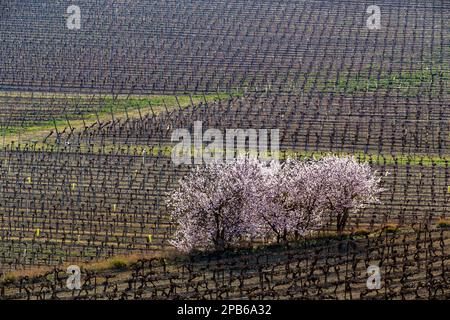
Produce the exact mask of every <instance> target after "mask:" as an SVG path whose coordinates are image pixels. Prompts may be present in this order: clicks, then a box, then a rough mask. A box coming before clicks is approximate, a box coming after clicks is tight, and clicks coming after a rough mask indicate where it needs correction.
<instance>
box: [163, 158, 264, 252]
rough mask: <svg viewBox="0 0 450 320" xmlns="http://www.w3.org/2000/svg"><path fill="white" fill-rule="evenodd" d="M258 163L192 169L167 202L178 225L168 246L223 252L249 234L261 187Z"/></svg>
mask: <svg viewBox="0 0 450 320" xmlns="http://www.w3.org/2000/svg"><path fill="white" fill-rule="evenodd" d="M261 166H262V165H261V163H260V162H259V161H258V160H256V159H252V158H239V159H237V160H234V161H229V162H226V163H222V162H212V163H210V164H208V165H206V166H204V167H200V166H198V167H195V168H194V169H193V170H192V171H191V173H190V174H188V175H187V176H186V177H185V178H184V179H183V180H182V181H181V182H180V186H179V188H178V190H176V191H175V192H173V193H172V194H171V195H170V197H169V199H168V207H169V210H171V215H172V218H173V219H174V220H175V221H176V222H177V223H178V229H177V231H176V233H175V239H174V240H173V241H172V244H173V245H174V246H175V247H176V248H178V249H179V250H181V251H185V252H189V251H191V250H193V249H215V250H224V249H227V248H229V247H230V246H232V245H233V244H236V243H237V242H238V241H239V240H240V239H242V238H243V237H246V236H248V235H250V234H254V233H255V231H252V229H253V228H254V226H253V225H252V221H251V220H250V219H249V218H248V217H249V216H250V214H249V212H250V211H251V210H253V209H254V206H253V205H250V201H254V199H257V193H258V192H259V191H260V189H258V188H259V186H261V185H262V183H263V176H262V170H261Z"/></svg>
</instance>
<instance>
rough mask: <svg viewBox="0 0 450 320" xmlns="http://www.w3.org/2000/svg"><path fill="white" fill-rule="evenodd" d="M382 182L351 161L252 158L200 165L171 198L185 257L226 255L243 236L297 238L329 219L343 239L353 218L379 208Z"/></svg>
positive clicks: (177, 241) (177, 236)
mask: <svg viewBox="0 0 450 320" xmlns="http://www.w3.org/2000/svg"><path fill="white" fill-rule="evenodd" d="M380 179H381V178H379V177H378V176H377V175H376V174H375V173H374V172H372V170H371V168H370V166H369V165H368V164H360V163H358V162H357V161H356V159H355V158H353V157H345V158H339V157H335V156H329V157H325V158H323V159H321V160H311V161H306V162H302V161H296V160H287V161H286V162H285V163H284V164H279V163H278V162H272V163H270V164H268V165H265V164H262V163H260V162H259V161H258V160H256V159H252V158H238V159H237V160H234V161H231V162H227V163H221V162H213V163H211V164H208V165H206V166H205V167H195V168H194V169H193V170H192V171H191V173H190V174H188V175H187V176H186V177H185V178H184V179H183V180H182V181H181V182H180V186H179V188H178V190H176V191H174V192H173V193H172V194H171V195H170V197H169V199H168V207H169V210H170V211H171V215H172V218H173V219H174V220H175V221H176V222H177V223H178V229H177V231H176V233H175V238H174V240H173V241H172V244H173V245H175V247H177V248H178V249H180V250H182V251H186V252H189V251H191V250H193V249H215V250H224V249H227V248H229V247H231V246H233V245H235V244H236V243H238V242H239V241H240V240H241V239H243V238H258V239H262V238H266V237H267V235H273V236H274V237H275V238H276V239H277V241H278V242H286V241H289V239H298V238H300V237H303V236H305V235H308V234H310V233H311V232H313V231H315V230H317V229H319V228H321V227H322V226H323V225H324V223H325V222H326V221H327V220H328V221H329V218H330V217H331V218H332V219H336V225H337V230H338V232H339V233H341V232H342V231H343V230H344V228H345V226H346V224H347V222H348V219H349V216H350V214H351V213H356V212H358V211H359V210H361V209H362V208H364V207H365V206H366V205H367V204H369V203H376V202H378V198H377V196H378V194H379V193H380V192H381V191H382V189H381V188H380V187H379V183H380Z"/></svg>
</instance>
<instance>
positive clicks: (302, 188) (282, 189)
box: [254, 160, 325, 242]
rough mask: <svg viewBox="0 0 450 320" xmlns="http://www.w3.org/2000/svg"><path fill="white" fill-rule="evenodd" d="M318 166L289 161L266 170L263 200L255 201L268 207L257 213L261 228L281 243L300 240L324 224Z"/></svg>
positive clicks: (256, 221)
mask: <svg viewBox="0 0 450 320" xmlns="http://www.w3.org/2000/svg"><path fill="white" fill-rule="evenodd" d="M317 166H318V165H317V163H314V162H309V163H305V162H300V161H295V160H287V161H286V162H285V163H284V164H282V165H279V164H277V163H273V164H271V165H270V167H269V168H268V169H266V172H265V174H264V178H265V188H264V193H263V194H261V195H260V196H261V197H263V201H254V203H257V204H262V205H263V206H264V207H265V208H260V209H259V210H255V212H254V214H256V217H255V218H254V221H255V223H259V224H261V226H259V230H263V229H265V230H266V232H272V233H273V234H274V235H275V236H276V238H277V241H278V242H281V241H284V242H286V241H288V237H289V236H293V237H294V238H296V239H297V238H298V237H300V236H305V235H307V234H309V233H310V232H312V231H314V230H316V229H318V228H319V227H320V226H321V225H322V224H323V214H324V211H325V208H324V203H323V197H321V191H322V188H323V186H322V181H321V179H319V177H317V173H318V168H317Z"/></svg>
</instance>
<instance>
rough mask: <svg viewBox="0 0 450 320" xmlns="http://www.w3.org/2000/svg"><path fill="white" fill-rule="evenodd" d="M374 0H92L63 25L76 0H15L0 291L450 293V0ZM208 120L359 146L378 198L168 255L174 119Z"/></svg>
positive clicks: (0, 67)
mask: <svg viewBox="0 0 450 320" xmlns="http://www.w3.org/2000/svg"><path fill="white" fill-rule="evenodd" d="M371 4H372V3H368V2H366V1H356V0H341V1H331V0H306V1H292V0H248V1H242V0H230V1H228V0H202V1H197V0H176V1H175V0H170V1H160V0H155V1H151V2H149V1H143V0H121V1H112V0H95V1H92V0H89V1H87V0H81V1H77V5H79V7H80V8H81V13H82V15H81V21H82V27H81V29H80V30H69V29H68V28H67V27H66V19H67V16H68V14H67V12H66V9H67V3H66V2H65V1H62V0H58V1H48V0H44V1H40V2H39V3H37V2H36V1H31V0H25V1H19V0H5V1H2V2H1V3H0V135H1V139H0V144H1V149H0V299H27V298H29V299H54V298H61V299H73V298H81V299H87V298H96V299H109V298H112V299H118V298H126V299H142V298H145V299H173V298H187V299H204V298H206V299H224V298H233V299H255V298H261V299H287V298H290V299H448V298H449V292H450V288H449V283H448V279H449V278H450V277H449V275H448V272H449V269H448V265H449V251H448V242H449V239H450V238H449V234H448V227H449V225H450V222H449V219H450V210H449V209H448V208H449V207H450V171H449V160H450V152H449V147H450V135H449V133H450V46H449V44H450V3H449V2H448V1H446V0H430V1H420V0H413V1H406V0H390V1H387V0H381V1H379V2H378V3H377V5H379V6H380V7H381V8H382V20H381V21H382V28H381V29H380V30H369V29H368V28H367V27H366V19H367V17H368V15H367V12H366V9H367V7H368V6H369V5H371ZM198 121H201V123H202V126H203V131H205V130H207V129H209V128H213V129H219V130H221V131H222V132H225V131H226V130H227V129H242V130H253V129H255V130H258V129H278V130H279V137H280V148H279V149H280V153H279V155H280V160H281V161H284V160H286V159H287V158H288V157H292V158H301V159H306V158H312V157H322V156H324V155H326V154H329V153H333V154H338V155H354V156H355V157H356V158H357V159H358V160H359V161H361V162H368V163H369V164H370V165H371V167H372V168H373V169H374V170H377V171H378V172H379V173H380V174H381V175H382V187H383V188H384V191H383V192H382V193H381V195H380V200H381V202H380V203H379V204H371V205H369V206H367V208H365V209H364V210H362V211H361V212H359V213H358V214H354V215H352V216H351V217H350V220H349V223H348V225H347V228H346V230H345V234H344V235H342V237H338V236H336V234H335V229H336V228H335V225H334V224H333V223H327V224H326V225H325V226H324V227H323V229H322V230H320V231H318V232H316V233H315V234H314V235H312V236H311V237H310V238H308V239H304V241H303V242H301V243H295V244H292V246H290V247H283V246H273V244H270V243H258V244H257V245H258V247H257V248H256V247H250V248H247V245H248V244H247V243H244V244H243V246H244V247H245V248H240V249H237V251H236V252H229V253H221V254H219V253H209V254H208V253H206V254H203V255H199V256H198V255H191V256H184V255H181V254H180V253H175V254H174V255H172V254H170V255H169V254H168V252H172V251H173V250H174V249H173V247H172V246H171V245H170V243H169V240H170V239H171V238H172V236H173V233H174V230H175V229H176V228H177V225H176V223H174V222H173V221H171V219H170V218H169V212H168V210H167V208H166V203H165V201H166V199H167V196H168V194H169V193H170V192H171V191H172V190H174V188H176V187H177V186H178V183H179V180H180V179H181V178H182V177H183V176H184V175H185V174H186V173H187V172H188V171H189V170H190V169H191V168H192V166H188V165H181V166H176V165H175V164H174V162H173V161H172V158H171V152H172V151H173V148H174V144H175V143H174V142H173V141H172V135H173V133H174V130H176V129H188V130H189V131H190V132H192V131H193V130H194V124H195V123H196V122H198ZM386 228H387V229H386ZM392 229H393V230H394V231H392ZM386 230H387V231H386ZM389 230H390V231H391V232H389ZM255 246H256V245H255ZM118 256H119V257H121V258H120V259H124V261H128V262H126V263H118V264H114V263H113V264H112V265H109V264H108V263H109V262H105V260H106V259H112V260H108V261H114V259H119V258H117V257H118ZM124 256H131V257H128V258H123V257H124ZM133 257H140V258H141V259H139V261H138V259H135V260H136V261H133V262H132V263H131V262H129V261H130V259H133ZM152 257H155V258H154V259H153V258H152ZM120 259H119V262H121V261H122V260H120ZM372 262H374V263H377V264H379V265H380V266H381V267H382V268H384V269H383V274H384V276H383V279H384V280H383V281H384V282H383V286H382V289H380V290H376V291H367V290H366V285H365V279H367V272H366V271H367V267H368V266H369V265H370V264H371V263H372ZM92 263H99V264H102V263H103V267H102V268H100V269H101V270H97V269H95V267H94V266H95V265H92ZM68 264H80V265H81V264H84V265H85V267H84V269H83V272H84V275H85V276H86V277H85V278H84V279H85V280H86V282H85V283H84V287H83V290H81V291H75V292H70V291H68V290H66V289H64V283H65V280H66V277H65V276H64V275H63V274H65V268H66V267H67V265H68ZM105 264H106V265H107V267H104V265H105ZM36 268H42V270H45V272H46V274H44V275H38V276H34V277H32V278H29V277H28V278H27V277H26V275H27V272H33V271H34V270H35V269H36ZM51 268H55V269H53V270H52V269H51ZM90 268H91V269H92V270H90ZM344 270H345V271H344ZM10 272H15V273H14V276H11V275H10V274H9V273H10ZM17 272H18V273H17ZM99 283H102V285H99Z"/></svg>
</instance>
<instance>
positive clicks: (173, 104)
mask: <svg viewBox="0 0 450 320" xmlns="http://www.w3.org/2000/svg"><path fill="white" fill-rule="evenodd" d="M5 95H8V96H9V97H14V96H19V94H18V93H14V92H13V93H8V94H6V93H5V92H0V96H5ZM236 95H238V94H233V96H236ZM39 96H40V97H45V96H46V95H43V94H40V95H39ZM57 96H58V95H53V94H52V95H49V97H57ZM20 97H22V98H24V97H30V99H31V97H32V94H31V93H25V94H24V93H21V94H20ZM61 97H63V96H62V95H61ZM64 97H65V98H74V96H70V95H69V96H68V95H66V96H64ZM81 97H82V98H83V99H87V100H88V99H89V97H88V96H87V95H85V96H81ZM228 97H229V95H228V94H225V93H218V94H209V95H204V96H203V95H193V96H188V95H181V96H172V95H154V96H149V97H145V96H131V97H128V96H117V97H115V98H113V97H111V96H109V97H108V96H107V97H104V98H103V100H102V101H103V105H102V106H101V108H99V109H98V110H97V112H96V113H95V110H92V113H86V114H83V115H79V114H68V115H67V119H68V120H66V119H55V121H40V122H28V123H25V124H24V125H23V126H21V127H7V128H5V127H2V128H0V136H1V140H0V143H2V144H3V145H8V144H9V143H11V142H16V143H17V142H24V143H26V142H33V141H40V140H42V139H43V138H45V137H46V136H47V134H48V133H49V132H50V131H51V130H55V128H57V129H58V131H63V130H64V129H65V128H68V127H69V124H70V126H72V127H73V128H83V127H84V126H87V127H89V126H91V125H93V124H94V123H96V122H108V121H111V119H112V117H113V116H114V118H115V119H119V118H127V117H128V118H138V117H140V116H141V115H142V116H145V115H147V114H152V112H153V113H155V114H159V113H162V112H166V111H169V112H170V111H172V110H176V109H178V108H179V106H180V107H181V108H186V107H189V106H190V105H192V103H193V104H199V103H201V102H203V101H205V100H206V101H207V102H211V101H216V100H221V99H226V98H228ZM78 98H80V96H79V97H78ZM191 99H192V100H191ZM178 104H179V106H178Z"/></svg>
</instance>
